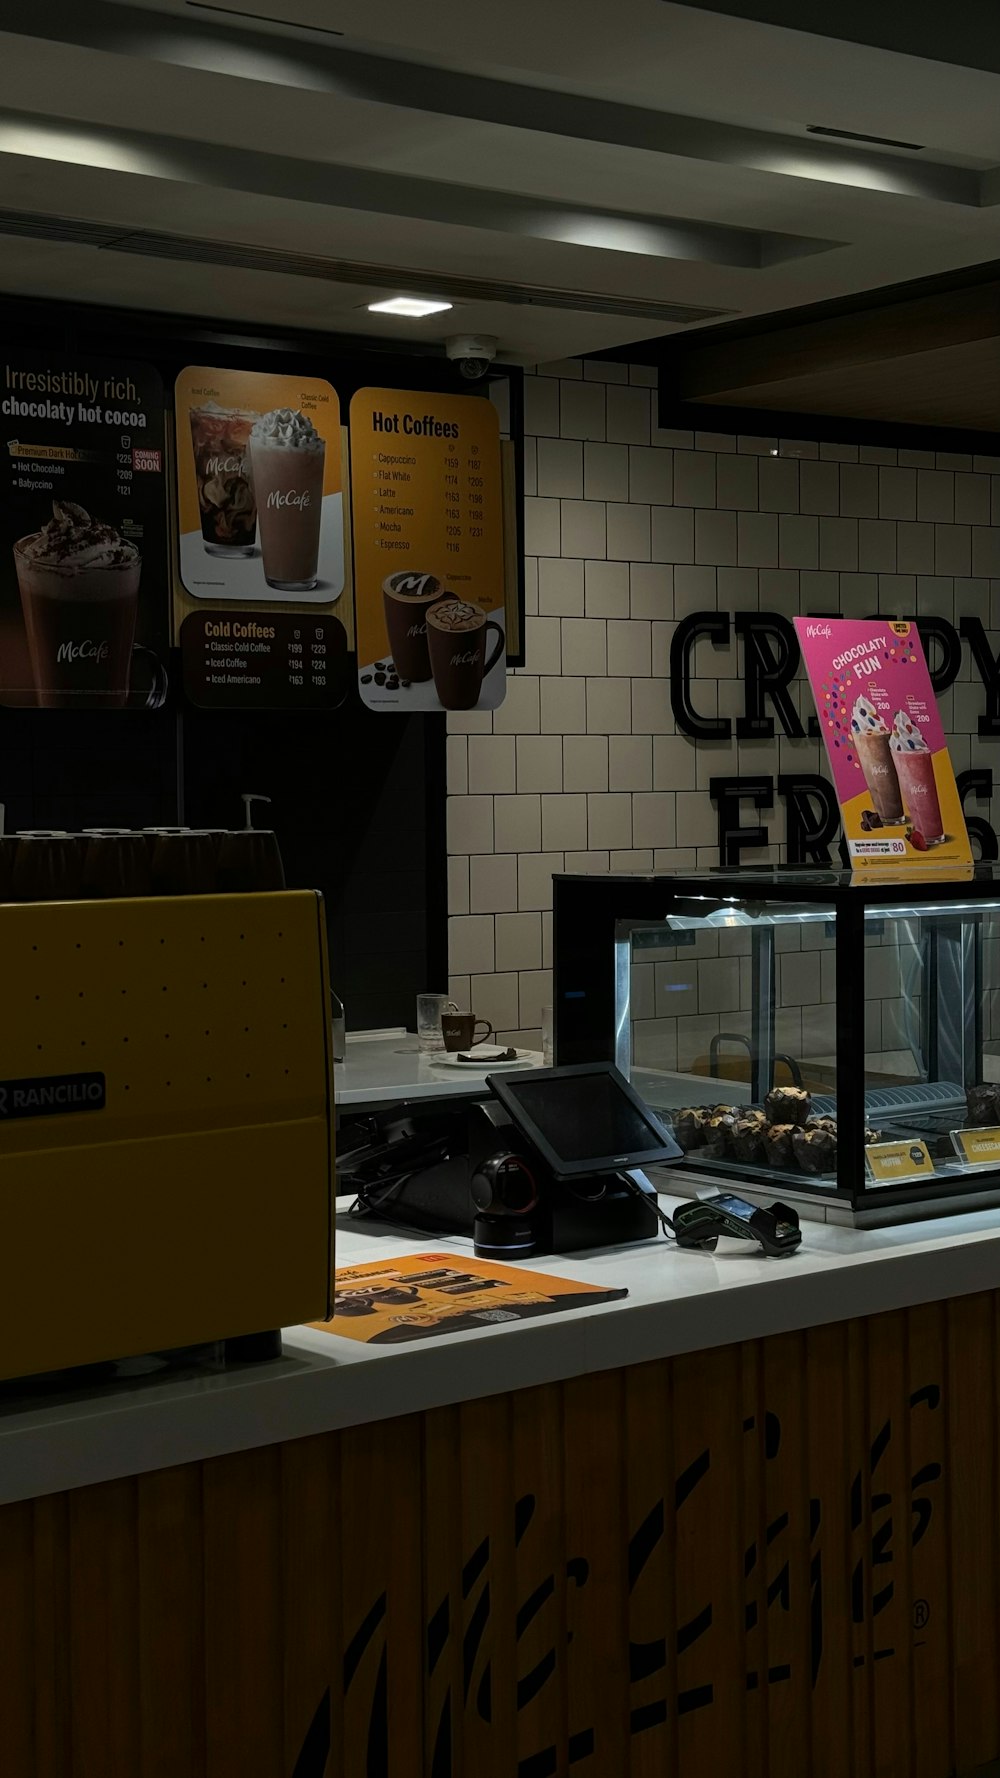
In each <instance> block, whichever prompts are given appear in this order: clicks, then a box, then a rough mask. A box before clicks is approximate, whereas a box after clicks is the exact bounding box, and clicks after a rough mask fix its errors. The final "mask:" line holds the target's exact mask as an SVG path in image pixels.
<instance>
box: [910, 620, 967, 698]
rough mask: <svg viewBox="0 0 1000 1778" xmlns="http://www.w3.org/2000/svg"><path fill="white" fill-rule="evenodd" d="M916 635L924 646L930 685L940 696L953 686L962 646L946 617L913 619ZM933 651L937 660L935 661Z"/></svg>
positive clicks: (960, 663) (959, 664)
mask: <svg viewBox="0 0 1000 1778" xmlns="http://www.w3.org/2000/svg"><path fill="white" fill-rule="evenodd" d="M910 622H911V623H915V624H916V626H917V633H918V635H919V637H920V640H921V642H922V643H923V645H924V654H925V655H926V656H927V668H928V671H929V673H930V676H931V684H932V685H933V687H934V690H935V691H936V692H937V693H938V695H939V696H940V694H941V692H943V691H947V690H948V687H949V685H954V683H955V680H956V679H957V678H958V675H959V672H960V671H961V666H962V644H961V641H960V639H959V634H958V631H957V630H956V628H955V626H954V624H950V623H949V622H948V619H947V618H946V617H913V618H911V619H910ZM935 651H936V652H937V659H935Z"/></svg>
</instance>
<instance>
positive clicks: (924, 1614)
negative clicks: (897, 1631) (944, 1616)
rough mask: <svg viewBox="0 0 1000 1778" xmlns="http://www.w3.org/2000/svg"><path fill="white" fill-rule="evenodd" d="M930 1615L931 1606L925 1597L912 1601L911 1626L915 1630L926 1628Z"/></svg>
mask: <svg viewBox="0 0 1000 1778" xmlns="http://www.w3.org/2000/svg"><path fill="white" fill-rule="evenodd" d="M930 1615H931V1608H930V1606H929V1605H928V1603H927V1600H926V1599H915V1600H914V1601H913V1628H914V1629H915V1630H924V1629H926V1627H927V1624H928V1623H929V1621H930Z"/></svg>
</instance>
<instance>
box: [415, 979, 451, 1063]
mask: <svg viewBox="0 0 1000 1778" xmlns="http://www.w3.org/2000/svg"><path fill="white" fill-rule="evenodd" d="M457 1011H458V1007H457V1006H456V1005H455V1002H454V1001H453V1000H449V999H448V996H447V994H418V995H417V1044H418V1047H419V1049H420V1053H421V1055H423V1056H433V1055H438V1054H442V1055H443V1053H444V1038H443V1037H442V1035H441V1014H442V1013H444V1012H457Z"/></svg>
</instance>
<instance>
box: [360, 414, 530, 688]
mask: <svg viewBox="0 0 1000 1778" xmlns="http://www.w3.org/2000/svg"><path fill="white" fill-rule="evenodd" d="M350 431H351V489H352V492H351V502H352V516H353V521H354V569H355V601H356V616H357V647H358V678H359V685H360V691H361V696H362V699H363V700H364V702H365V703H366V704H368V705H369V706H370V707H371V708H372V709H390V710H403V711H417V710H477V709H478V710H492V709H495V708H496V706H497V705H498V704H500V703H502V701H503V696H504V692H505V689H506V635H505V618H504V560H503V496H502V489H501V479H500V427H499V422H498V419H497V414H496V410H495V408H494V407H493V406H492V404H491V403H490V402H489V401H488V400H486V399H485V398H484V397H483V396H479V395H439V394H430V393H420V392H415V391H413V390H399V389H359V390H358V392H357V394H356V395H355V396H354V398H353V400H352V402H351V428H350Z"/></svg>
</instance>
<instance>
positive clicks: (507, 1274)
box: [311, 1253, 628, 1346]
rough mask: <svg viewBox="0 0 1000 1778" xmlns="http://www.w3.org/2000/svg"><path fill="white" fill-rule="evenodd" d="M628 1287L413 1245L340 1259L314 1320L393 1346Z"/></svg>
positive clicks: (604, 1297)
mask: <svg viewBox="0 0 1000 1778" xmlns="http://www.w3.org/2000/svg"><path fill="white" fill-rule="evenodd" d="M627 1295H628V1291H627V1290H623V1289H620V1288H615V1287H609V1286H608V1285H606V1284H581V1283H580V1282H579V1280H578V1279H575V1278H554V1277H551V1276H550V1275H549V1274H548V1273H546V1272H529V1271H526V1270H525V1268H524V1267H523V1266H504V1265H497V1264H496V1263H495V1262H494V1261H493V1260H482V1259H473V1258H472V1257H471V1255H467V1254H464V1253H461V1254H460V1253H417V1254H412V1255H411V1256H410V1257H409V1258H407V1259H395V1260H393V1259H379V1260H366V1261H365V1263H364V1264H363V1265H359V1266H344V1267H342V1268H341V1269H340V1270H339V1271H338V1272H337V1273H336V1274H335V1294H334V1299H333V1317H332V1319H331V1320H330V1321H314V1322H312V1323H311V1326H313V1327H316V1328H319V1329H320V1330H321V1331H322V1332H323V1333H330V1334H340V1335H341V1336H342V1337H343V1338H344V1339H347V1340H360V1341H361V1342H362V1343H363V1344H364V1345H366V1346H398V1345H402V1344H405V1343H407V1342H409V1341H410V1340H436V1339H440V1338H441V1337H442V1335H444V1334H453V1333H472V1332H475V1331H477V1330H478V1331H482V1329H483V1328H486V1327H501V1326H503V1325H505V1324H507V1323H510V1322H517V1321H534V1320H536V1319H537V1318H538V1316H539V1315H556V1314H558V1313H559V1312H560V1311H561V1310H564V1309H591V1308H595V1307H598V1306H599V1305H600V1304H601V1303H611V1302H615V1301H618V1300H620V1298H622V1297H624V1296H627Z"/></svg>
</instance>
